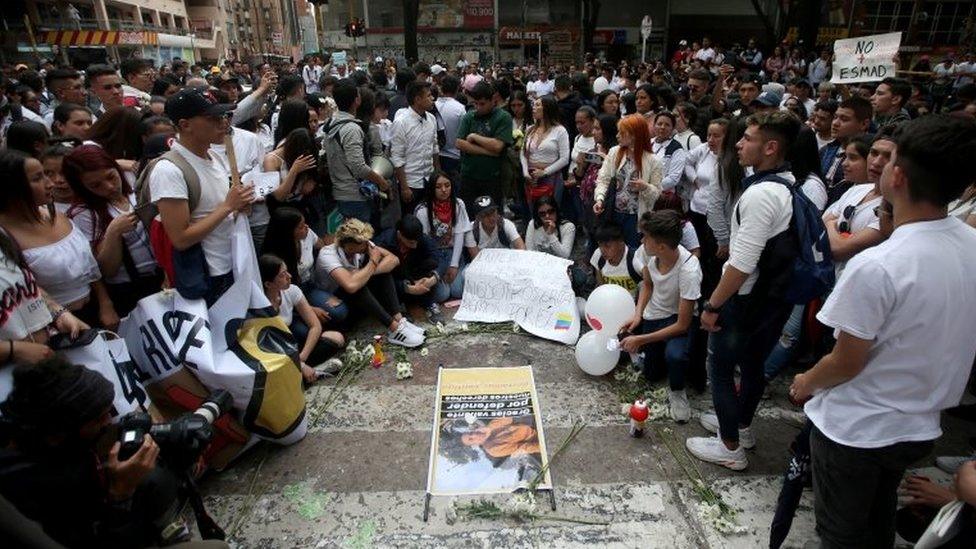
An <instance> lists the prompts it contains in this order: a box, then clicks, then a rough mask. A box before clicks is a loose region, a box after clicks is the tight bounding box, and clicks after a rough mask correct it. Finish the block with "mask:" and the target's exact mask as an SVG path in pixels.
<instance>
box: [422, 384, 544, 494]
mask: <svg viewBox="0 0 976 549" xmlns="http://www.w3.org/2000/svg"><path fill="white" fill-rule="evenodd" d="M547 461H548V458H547V454H546V443H545V436H544V435H543V432H542V416H541V413H540V410H539V399H538V395H537V394H536V390H535V380H534V378H533V376H532V367H531V366H521V367H512V368H457V369H444V368H442V369H441V371H440V373H439V374H438V378H437V398H436V404H435V410H434V426H433V433H432V435H431V452H430V466H429V469H428V475H427V492H428V493H430V494H432V495H463V494H494V493H508V492H512V491H514V490H517V489H520V488H526V487H528V486H529V485H530V484H531V483H532V481H533V480H534V479H535V478H536V477H537V476H538V475H539V473H540V472H541V471H542V469H543V468H544V467H545V464H546V462H547ZM537 488H538V489H551V488H552V479H551V478H550V475H549V472H548V471H547V472H546V474H545V478H543V479H542V481H541V482H540V483H539V484H538V485H537Z"/></svg>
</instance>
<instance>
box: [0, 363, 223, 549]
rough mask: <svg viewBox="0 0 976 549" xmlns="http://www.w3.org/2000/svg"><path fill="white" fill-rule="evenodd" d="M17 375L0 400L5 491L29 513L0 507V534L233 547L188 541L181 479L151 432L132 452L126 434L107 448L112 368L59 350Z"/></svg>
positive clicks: (67, 542)
mask: <svg viewBox="0 0 976 549" xmlns="http://www.w3.org/2000/svg"><path fill="white" fill-rule="evenodd" d="M13 376H14V377H13V381H14V382H13V391H12V392H11V393H10V395H9V396H8V397H7V399H6V400H5V401H4V402H3V403H0V415H2V417H0V426H2V428H0V445H2V447H0V495H2V496H3V498H5V499H6V500H7V501H9V503H11V504H12V505H13V506H14V507H16V508H17V510H18V511H19V512H20V513H21V514H23V516H24V517H26V519H28V520H27V521H25V520H23V518H22V517H16V516H11V513H8V512H4V513H0V538H2V539H8V540H14V544H13V545H12V546H13V547H59V546H66V547H125V548H128V547H133V548H135V547H157V546H163V545H167V546H171V547H177V546H178V547H181V548H184V549H190V548H208V549H210V548H213V549H216V548H221V547H228V545H227V544H226V543H224V542H222V541H215V540H210V541H197V542H187V541H186V540H188V539H189V531H188V529H187V528H186V525H185V523H184V521H183V520H182V517H181V516H180V511H181V507H182V504H181V503H180V501H181V498H180V487H181V479H180V478H179V477H178V476H177V475H176V474H174V473H173V472H171V471H170V470H169V469H168V468H166V467H161V466H158V465H157V463H156V461H157V457H158V456H159V452H160V450H159V446H158V445H157V444H156V442H154V441H153V439H152V437H150V436H149V435H148V434H146V435H144V436H143V437H142V438H143V441H142V445H141V446H140V447H139V448H138V450H136V451H135V453H133V454H132V455H131V456H130V457H128V458H127V459H126V458H124V457H123V458H121V459H120V457H119V450H120V444H119V443H118V442H116V443H115V444H114V445H113V446H112V449H111V450H110V451H109V452H108V456H107V457H104V458H103V457H101V456H99V454H98V451H97V448H96V443H97V441H98V439H99V438H100V437H101V436H102V435H103V434H104V433H105V431H106V429H109V428H110V427H111V425H112V422H111V415H110V412H111V409H112V399H113V396H114V388H113V386H112V384H111V383H110V382H109V381H107V380H106V379H105V378H104V377H102V376H101V375H99V374H97V373H95V372H93V371H91V370H88V369H86V368H84V367H81V366H74V365H72V364H69V363H68V362H66V361H64V360H63V359H61V358H58V357H55V358H50V359H46V360H43V361H41V362H39V363H37V364H35V365H33V366H18V367H17V369H15V370H14V374H13ZM0 503H5V502H0ZM28 521H34V522H36V523H37V524H36V525H35V524H31V523H30V522H28ZM37 526H40V528H42V529H43V531H44V534H46V536H49V537H50V538H51V539H50V540H48V539H43V538H40V537H39V536H38V532H37V529H36V527H37ZM58 544H60V545H58ZM174 544H177V545H174Z"/></svg>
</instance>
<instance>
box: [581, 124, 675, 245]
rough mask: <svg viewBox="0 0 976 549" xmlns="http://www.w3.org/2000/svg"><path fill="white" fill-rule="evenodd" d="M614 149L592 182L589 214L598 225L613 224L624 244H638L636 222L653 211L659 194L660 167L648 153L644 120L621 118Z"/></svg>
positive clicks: (649, 143)
mask: <svg viewBox="0 0 976 549" xmlns="http://www.w3.org/2000/svg"><path fill="white" fill-rule="evenodd" d="M617 143H618V144H617V146H615V147H613V148H611V149H610V150H609V151H608V152H607V159H606V160H605V161H604V162H603V166H602V167H601V168H600V173H599V174H598V175H597V179H596V191H595V192H594V204H593V213H595V214H596V215H597V216H598V217H599V221H600V222H604V221H611V220H612V221H614V222H615V223H616V224H618V225H619V226H620V227H621V228H622V229H623V232H624V238H625V239H626V241H627V245H628V246H630V247H632V248H636V247H637V246H639V245H640V236H639V234H638V231H637V219H638V218H640V216H641V215H642V214H643V213H644V212H649V211H652V210H653V209H654V202H655V201H656V200H657V198H658V196H660V195H661V178H662V177H663V168H662V167H661V161H660V160H658V159H657V158H656V157H655V156H654V153H653V152H652V151H651V134H650V131H649V130H648V128H647V121H646V120H645V119H644V117H643V116H641V115H639V114H632V115H629V116H625V117H623V118H622V119H621V120H620V122H619V123H617Z"/></svg>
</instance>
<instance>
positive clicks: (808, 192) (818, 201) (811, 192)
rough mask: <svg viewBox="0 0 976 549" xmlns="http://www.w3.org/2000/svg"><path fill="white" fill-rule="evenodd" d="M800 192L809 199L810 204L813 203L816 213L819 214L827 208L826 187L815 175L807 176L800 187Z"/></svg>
mask: <svg viewBox="0 0 976 549" xmlns="http://www.w3.org/2000/svg"><path fill="white" fill-rule="evenodd" d="M800 191H801V192H803V194H804V196H806V197H807V198H809V199H810V202H813V205H814V206H816V207H817V211H819V212H821V213H822V212H823V211H824V208H825V207H826V206H827V186H826V185H824V182H823V180H822V179H820V176H819V175H817V174H815V173H811V174H810V175H808V176H807V178H806V180H805V181H804V182H803V185H801V186H800Z"/></svg>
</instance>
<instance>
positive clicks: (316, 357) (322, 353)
mask: <svg viewBox="0 0 976 549" xmlns="http://www.w3.org/2000/svg"><path fill="white" fill-rule="evenodd" d="M288 329H289V330H291V335H292V336H293V337H294V338H295V343H296V344H297V345H298V350H299V352H300V351H301V350H302V349H303V348H304V347H305V340H306V339H308V326H307V325H306V324H305V322H304V321H303V320H302V319H301V317H299V316H297V315H296V316H295V318H294V319H292V321H291V326H289V327H288ZM324 330H325V328H323V331H324ZM338 352H339V346H338V345H336V343H335V342H334V341H332V340H331V339H326V338H322V337H319V340H318V341H317V342H316V343H315V347H313V348H312V352H311V353H309V354H308V359H307V360H305V362H306V363H307V364H309V365H311V366H318V365H319V364H322V363H323V362H325V361H326V360H329V359H330V358H332V357H333V356H335V355H336V353H338Z"/></svg>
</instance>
